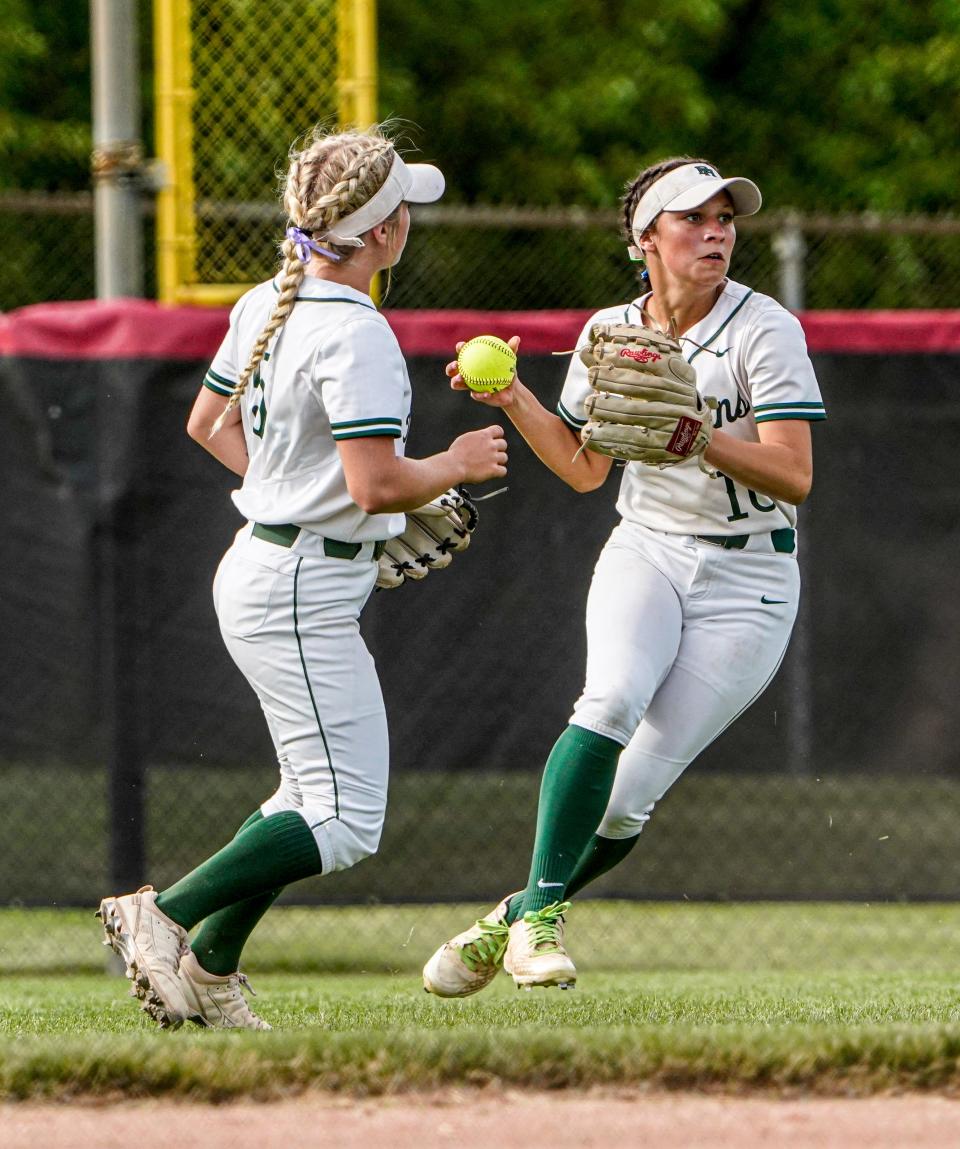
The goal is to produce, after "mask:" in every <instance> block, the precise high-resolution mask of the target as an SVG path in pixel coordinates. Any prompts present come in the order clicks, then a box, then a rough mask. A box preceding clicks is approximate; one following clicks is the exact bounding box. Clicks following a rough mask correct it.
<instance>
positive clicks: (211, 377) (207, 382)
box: [203, 369, 237, 395]
mask: <svg viewBox="0 0 960 1149" xmlns="http://www.w3.org/2000/svg"><path fill="white" fill-rule="evenodd" d="M203 385H204V387H209V388H210V390H211V391H215V392H216V393H217V394H218V395H232V394H233V393H234V391H235V390H236V387H237V385H236V383H234V382H232V381H231V380H230V379H224V377H223V376H222V375H218V374H217V373H216V371H214V370H212V369H211V370H208V371H207V373H206V375H205V376H204V378H203Z"/></svg>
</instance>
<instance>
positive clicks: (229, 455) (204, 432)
mask: <svg viewBox="0 0 960 1149" xmlns="http://www.w3.org/2000/svg"><path fill="white" fill-rule="evenodd" d="M226 406H227V399H226V397H225V396H223V395H218V394H216V392H214V391H211V390H210V389H209V388H207V387H201V388H200V393H199V395H197V398H196V401H195V402H194V404H193V410H192V411H191V412H190V418H189V419H188V420H187V434H188V435H189V436H190V438H191V439H193V440H195V441H196V442H197V443H199V444H200V446H201V447H203V448H205V449H206V450H207V451H209V452H210V454H211V455H213V457H214V458H215V459H217V460H218V461H219V462H221V463H223V465H224V466H225V467H227V468H229V470H231V471H233V473H234V474H235V475H245V474H246V473H247V466H248V464H249V462H250V458H249V456H248V455H247V444H246V440H245V439H244V435H243V424H242V422H241V417H240V408H239V407H234V408H233V410H232V411H230V412H229V413H228V414H227V416H226V419H225V420H224V423H223V426H222V428H221V430H220V431H219V432H218V433H217V434H216V435H213V425H214V423H216V421H217V419H219V418H220V416H221V415H222V414H223V412H224V409H225V407H226Z"/></svg>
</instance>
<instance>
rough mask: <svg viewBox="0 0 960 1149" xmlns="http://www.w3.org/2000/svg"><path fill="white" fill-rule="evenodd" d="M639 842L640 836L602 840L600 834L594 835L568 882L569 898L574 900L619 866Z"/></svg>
mask: <svg viewBox="0 0 960 1149" xmlns="http://www.w3.org/2000/svg"><path fill="white" fill-rule="evenodd" d="M639 841H640V835H639V834H635V835H634V836H633V837H632V838H601V837H600V835H599V834H594V835H593V839H592V840H591V841H590V842H588V843H587V848H586V849H585V850H584V851H583V853H582V854H581V855H580V861H579V862H577V868H576V869H575V870H574V871H573V875H572V877H571V878H570V881H569V882H567V897H568V898H572V897H573V895H574V894H577V893H579V892H580V891H581V890H582V889H583V887H584V886H588V885H589V884H590V883H591V882H593V881H595V880H596V879H597V878H599V877H600V875H601V874H605V873H606V872H607V871H608V870H612V869H613V867H614V866H618V865H619V864H620V863H621V862H622V861H623V859H624V858H625V857H626V856H627V854H629V853H630V851H631V850H632V849H633V847H634V846H635V845H636V844H637V842H639Z"/></svg>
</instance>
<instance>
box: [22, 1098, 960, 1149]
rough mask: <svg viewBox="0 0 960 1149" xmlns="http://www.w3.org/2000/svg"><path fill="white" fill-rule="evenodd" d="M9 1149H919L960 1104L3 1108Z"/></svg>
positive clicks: (951, 1133) (959, 1141)
mask: <svg viewBox="0 0 960 1149" xmlns="http://www.w3.org/2000/svg"><path fill="white" fill-rule="evenodd" d="M0 1141H2V1143H3V1145H4V1149H27V1147H28V1146H29V1149H37V1146H42V1147H43V1149H129V1147H130V1146H131V1145H136V1146H137V1149H161V1147H162V1149H170V1147H171V1146H176V1147H177V1149H221V1147H223V1149H245V1147H246V1146H250V1147H255V1149H291V1147H296V1149H300V1147H303V1146H313V1145H318V1146H320V1145H322V1146H329V1147H331V1149H374V1147H377V1149H379V1147H384V1149H387V1147H389V1149H433V1147H434V1146H437V1147H441V1146H450V1147H451V1149H453V1147H456V1149H473V1147H476V1149H481V1147H483V1149H489V1146H496V1147H497V1149H514V1147H517V1149H520V1147H523V1149H527V1147H528V1146H529V1145H530V1144H542V1145H549V1146H550V1149H592V1147H594V1146H596V1147H597V1149H599V1147H601V1146H604V1147H608V1146H611V1145H616V1144H618V1143H620V1144H623V1145H651V1146H656V1147H657V1149H697V1147H701V1146H702V1147H704V1149H706V1147H708V1146H709V1149H752V1147H754V1146H757V1147H759V1146H764V1147H765V1149H766V1147H769V1146H777V1149H781V1147H784V1146H785V1147H787V1149H790V1147H792V1146H803V1147H804V1149H841V1147H842V1149H855V1147H858V1146H866V1145H869V1146H870V1149H911V1147H919V1146H923V1147H924V1149H940V1147H941V1146H942V1147H944V1149H946V1147H950V1149H956V1146H957V1145H960V1101H955V1100H951V1099H949V1098H945V1097H938V1096H927V1095H918V1094H909V1095H904V1096H896V1097H866V1098H809V1099H801V1098H794V1099H771V1098H766V1097H746V1098H745V1097H722V1096H703V1095H700V1094H690V1093H642V1092H635V1091H632V1092H624V1091H618V1092H615V1093H598V1092H591V1093H586V1094H584V1093H553V1094H547V1093H521V1092H514V1091H503V1092H497V1093H496V1094H495V1095H494V1094H492V1093H491V1092H489V1091H485V1092H484V1093H482V1094H478V1093H471V1092H469V1091H450V1092H447V1093H444V1094H436V1095H431V1096H429V1097H423V1096H418V1097H416V1098H413V1097H410V1096H405V1097H381V1098H375V1099H365V1100H355V1099H347V1098H342V1097H340V1098H336V1097H334V1098H332V1097H329V1096H316V1095H314V1096H308V1097H301V1098H297V1099H295V1100H291V1101H285V1102H270V1103H263V1104H256V1103H252V1102H242V1103H238V1104H231V1105H223V1106H211V1105H191V1104H189V1103H169V1102H159V1101H136V1102H122V1103H109V1104H102V1105H94V1104H90V1103H80V1102H77V1103H74V1104H57V1105H37V1104H32V1103H31V1104H20V1105H3V1106H0Z"/></svg>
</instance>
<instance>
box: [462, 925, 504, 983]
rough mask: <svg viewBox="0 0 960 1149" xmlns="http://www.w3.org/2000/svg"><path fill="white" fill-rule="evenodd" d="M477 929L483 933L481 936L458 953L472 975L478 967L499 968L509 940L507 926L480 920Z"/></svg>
mask: <svg viewBox="0 0 960 1149" xmlns="http://www.w3.org/2000/svg"><path fill="white" fill-rule="evenodd" d="M477 927H478V928H479V929H481V930H482V931H483V933H482V934H481V936H480V937H478V938H476V939H475V940H474V941H472V942H469V943H468V944H467V945H465V946H464V947H463V949H462V950H461V951H460V957H461V960H462V961H463V964H464V965H465V966H466V967H467V968H468V969H471V970H473V972H474V973H476V972H477V969H478V967H484V968H489V967H490V966H499V965H500V964H501V963H502V961H503V955H504V953H505V952H506V948H507V941H508V940H509V938H510V927H509V926H507V925H503V924H501V923H497V922H488V921H487V920H486V919H484V918H481V919H480V921H478V922H477Z"/></svg>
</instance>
